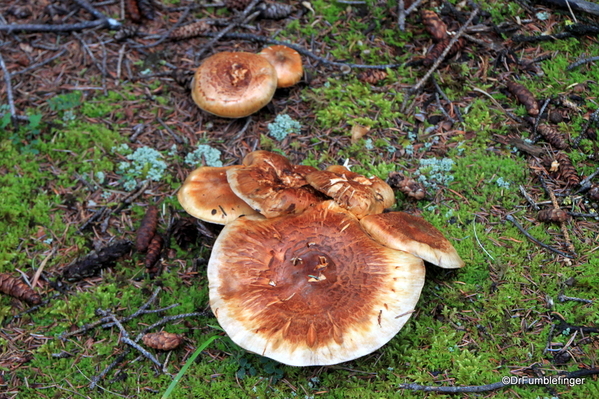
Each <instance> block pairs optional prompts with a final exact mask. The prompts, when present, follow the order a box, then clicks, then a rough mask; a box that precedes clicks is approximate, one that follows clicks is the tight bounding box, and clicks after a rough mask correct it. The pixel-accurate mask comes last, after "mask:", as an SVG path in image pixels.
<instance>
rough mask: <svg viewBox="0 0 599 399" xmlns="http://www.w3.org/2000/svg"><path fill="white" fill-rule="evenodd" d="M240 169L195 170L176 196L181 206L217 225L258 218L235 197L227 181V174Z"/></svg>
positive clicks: (204, 168)
mask: <svg viewBox="0 0 599 399" xmlns="http://www.w3.org/2000/svg"><path fill="white" fill-rule="evenodd" d="M240 167H241V166H239V165H236V166H225V167H222V168H218V167H209V166H203V167H200V168H198V169H196V170H194V171H193V172H191V173H190V174H189V176H187V179H185V182H184V183H183V186H181V188H180V189H179V192H178V193H177V198H178V199H179V203H180V204H181V206H182V207H183V209H185V211H187V213H189V214H190V215H192V216H194V217H196V218H198V219H201V220H203V221H206V222H210V223H216V224H227V223H229V222H231V221H233V220H235V219H237V218H238V217H240V216H242V215H255V214H256V213H257V212H256V211H255V210H254V209H252V207H251V206H249V205H248V204H247V203H245V202H244V201H243V200H242V199H240V198H239V197H238V196H236V195H235V193H233V191H232V190H231V187H230V186H229V183H228V182H227V171H228V170H231V169H238V168H240Z"/></svg>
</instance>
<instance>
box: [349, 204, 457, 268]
mask: <svg viewBox="0 0 599 399" xmlns="http://www.w3.org/2000/svg"><path fill="white" fill-rule="evenodd" d="M360 224H361V225H362V227H363V228H364V230H366V231H367V232H368V233H369V234H370V235H371V236H372V237H373V238H374V239H375V240H377V241H378V242H380V243H381V244H383V245H385V246H387V247H389V248H393V249H397V250H400V251H405V252H409V253H411V254H412V255H415V256H417V257H419V258H422V259H424V260H425V261H427V262H430V263H432V264H434V265H437V266H439V267H442V268H444V269H458V268H460V267H463V266H464V261H463V260H462V258H460V255H458V253H457V251H456V250H455V248H454V247H453V245H451V243H450V242H449V241H448V240H447V238H445V237H444V236H443V234H442V233H441V232H440V231H439V230H437V229H436V228H435V226H433V225H432V224H430V223H429V222H427V221H426V220H424V219H422V218H420V217H418V216H413V215H410V214H408V213H405V212H389V213H383V214H380V215H369V216H366V217H365V218H363V219H362V220H360Z"/></svg>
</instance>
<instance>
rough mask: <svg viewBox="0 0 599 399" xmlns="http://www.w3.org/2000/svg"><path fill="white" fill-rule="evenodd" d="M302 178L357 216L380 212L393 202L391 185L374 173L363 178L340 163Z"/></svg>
mask: <svg viewBox="0 0 599 399" xmlns="http://www.w3.org/2000/svg"><path fill="white" fill-rule="evenodd" d="M306 180H307V181H308V183H310V185H311V186H312V187H314V188H315V189H316V190H318V191H320V192H322V193H324V194H325V195H327V196H329V197H331V198H333V199H334V200H335V201H336V202H337V203H338V204H339V205H340V206H341V207H342V208H345V209H348V210H349V211H350V212H352V213H353V214H354V215H356V217H358V219H361V218H363V217H364V216H366V215H371V214H376V213H381V212H383V210H384V209H385V208H389V207H391V206H393V204H394V203H395V195H394V193H393V189H392V188H391V187H389V185H388V184H387V183H385V182H384V181H383V180H382V179H380V178H378V177H376V176H373V177H371V178H367V177H366V176H363V175H361V174H359V173H355V172H351V171H350V170H349V169H347V168H346V167H344V166H341V165H332V166H329V167H328V168H327V170H321V171H316V172H313V173H310V174H308V175H306Z"/></svg>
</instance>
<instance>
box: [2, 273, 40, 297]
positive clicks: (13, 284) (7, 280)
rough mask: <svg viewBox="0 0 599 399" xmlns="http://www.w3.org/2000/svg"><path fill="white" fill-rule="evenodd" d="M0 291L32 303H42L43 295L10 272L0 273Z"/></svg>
mask: <svg viewBox="0 0 599 399" xmlns="http://www.w3.org/2000/svg"><path fill="white" fill-rule="evenodd" d="M0 292H3V293H5V294H6V295H10V296H12V297H15V298H17V299H22V300H23V301H25V302H27V303H28V304H30V305H39V304H40V303H42V297H41V296H40V294H38V293H37V292H35V291H34V290H33V289H31V287H29V286H28V285H27V284H25V283H24V282H23V281H22V280H21V279H20V278H18V277H13V276H11V275H10V274H8V273H0Z"/></svg>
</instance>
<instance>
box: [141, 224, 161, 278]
mask: <svg viewBox="0 0 599 399" xmlns="http://www.w3.org/2000/svg"><path fill="white" fill-rule="evenodd" d="M163 245H164V239H163V238H162V236H161V235H160V234H156V235H154V237H153V238H152V241H150V245H149V246H148V252H147V253H146V259H145V262H144V264H145V266H146V269H150V274H153V273H154V271H155V270H153V267H154V265H155V264H156V263H157V262H158V261H159V260H160V255H161V254H162V247H163Z"/></svg>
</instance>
